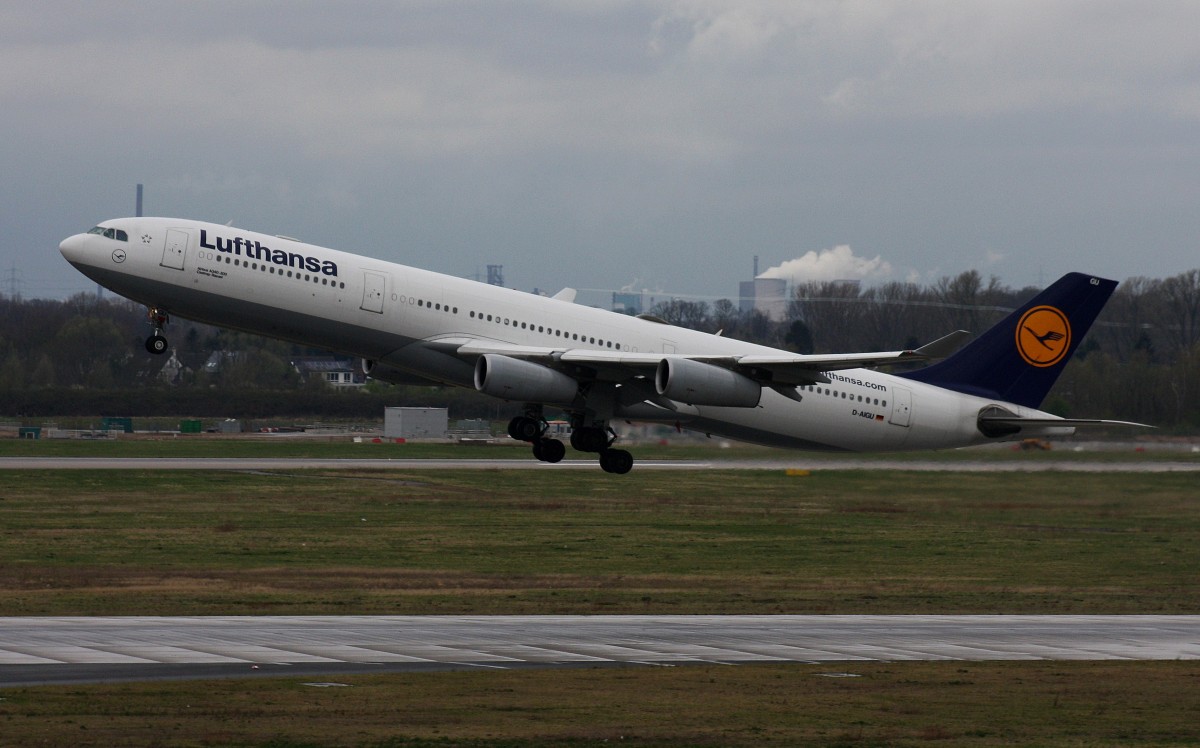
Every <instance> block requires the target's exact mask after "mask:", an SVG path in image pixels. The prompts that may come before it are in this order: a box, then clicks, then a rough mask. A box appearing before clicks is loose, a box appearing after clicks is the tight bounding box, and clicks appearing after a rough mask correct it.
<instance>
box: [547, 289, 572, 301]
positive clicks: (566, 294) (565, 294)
mask: <svg viewBox="0 0 1200 748" xmlns="http://www.w3.org/2000/svg"><path fill="white" fill-rule="evenodd" d="M550 298H552V299H558V300H559V301H565V302H567V303H568V304H574V303H575V289H573V288H564V289H563V290H561V291H559V292H558V293H556V294H554V295H553V296H551V297H550Z"/></svg>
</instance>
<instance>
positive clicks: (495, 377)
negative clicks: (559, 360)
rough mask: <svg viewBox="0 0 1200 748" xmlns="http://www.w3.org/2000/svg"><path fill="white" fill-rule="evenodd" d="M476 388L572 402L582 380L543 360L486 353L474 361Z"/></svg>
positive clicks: (536, 400) (545, 400)
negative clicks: (560, 370)
mask: <svg viewBox="0 0 1200 748" xmlns="http://www.w3.org/2000/svg"><path fill="white" fill-rule="evenodd" d="M475 389H477V390H479V391H480V392H482V393H483V394H485V395H491V396H493V397H499V398H503V399H504V400H517V401H520V402H527V403H554V404H558V405H569V404H570V403H571V402H572V401H574V400H575V396H576V395H577V394H578V393H579V383H578V382H576V381H575V380H574V379H572V378H571V377H568V376H567V375H566V374H563V373H562V372H559V371H555V370H554V369H550V368H547V367H545V366H542V365H541V364H534V363H530V362H529V361H522V360H521V359H518V358H510V357H508V356H501V355H499V354H495V353H485V354H484V355H482V356H480V357H479V360H478V361H476V362H475Z"/></svg>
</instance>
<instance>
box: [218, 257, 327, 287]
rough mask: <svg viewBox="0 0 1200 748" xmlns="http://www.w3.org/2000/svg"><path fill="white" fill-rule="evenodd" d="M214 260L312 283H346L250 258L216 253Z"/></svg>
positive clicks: (323, 284) (324, 284)
mask: <svg viewBox="0 0 1200 748" xmlns="http://www.w3.org/2000/svg"><path fill="white" fill-rule="evenodd" d="M216 260H217V262H224V263H225V264H226V265H228V264H231V263H232V264H233V265H235V266H237V267H244V268H250V269H251V270H261V271H262V272H264V273H268V272H269V273H271V274H272V275H281V276H283V275H286V276H287V277H288V278H295V279H296V280H304V281H306V282H307V281H311V282H313V283H320V284H321V285H322V286H333V287H334V288H345V287H346V284H345V283H344V282H343V281H331V280H329V279H328V278H325V277H322V276H319V275H313V274H311V273H301V272H300V271H299V270H296V271H292V270H286V271H285V270H284V269H283V268H276V267H275V266H274V265H268V264H267V263H265V262H263V263H258V262H251V261H250V260H242V259H239V258H237V257H233V258H230V257H223V256H222V255H217V257H216Z"/></svg>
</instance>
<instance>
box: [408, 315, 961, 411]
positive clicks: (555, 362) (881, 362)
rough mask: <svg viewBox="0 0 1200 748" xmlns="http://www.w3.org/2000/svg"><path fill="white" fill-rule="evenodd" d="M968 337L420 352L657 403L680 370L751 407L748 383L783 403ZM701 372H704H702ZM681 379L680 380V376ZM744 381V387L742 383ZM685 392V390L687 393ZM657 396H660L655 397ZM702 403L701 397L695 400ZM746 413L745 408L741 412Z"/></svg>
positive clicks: (479, 346) (453, 347)
mask: <svg viewBox="0 0 1200 748" xmlns="http://www.w3.org/2000/svg"><path fill="white" fill-rule="evenodd" d="M968 336H969V333H967V332H965V331H962V330H959V331H957V332H954V333H951V334H950V335H947V336H945V337H943V338H940V339H938V340H936V341H934V342H932V343H930V344H928V345H925V346H921V347H920V348H916V349H912V350H900V351H885V352H877V353H848V354H828V355H824V354H823V355H802V354H791V353H784V352H779V353H750V354H685V353H643V352H634V351H610V350H595V349H590V348H568V347H561V348H560V347H542V346H521V345H514V344H511V343H503V342H497V341H487V340H479V339H474V338H462V337H448V338H440V339H436V340H430V341H426V342H425V343H424V345H425V346H426V347H429V348H432V349H434V350H438V351H440V352H442V353H445V354H449V355H452V356H454V357H457V358H460V359H465V360H468V361H475V360H477V359H479V358H480V357H484V356H503V357H506V358H511V359H517V360H521V361H525V362H528V363H531V364H538V365H541V366H543V367H546V368H548V369H552V370H556V371H558V372H560V373H562V374H565V375H566V376H569V377H571V378H573V379H575V380H577V381H580V382H595V381H601V382H613V383H617V384H622V385H627V386H629V394H630V395H631V396H632V395H633V394H634V393H636V396H637V398H638V399H649V400H659V401H661V400H662V398H661V397H657V396H656V395H655V388H654V387H653V386H648V385H650V384H651V382H652V380H653V378H654V377H655V375H656V372H658V371H659V369H660V367H663V366H664V365H666V366H672V367H675V368H676V369H681V370H683V371H685V372H686V373H687V374H690V375H691V377H692V378H700V379H703V380H705V382H706V383H709V382H711V383H712V386H714V387H720V388H730V387H732V388H735V389H736V388H739V387H740V388H741V390H742V391H743V392H744V393H746V394H745V397H744V398H734V400H737V401H738V403H739V404H740V402H741V401H742V400H745V401H746V402H750V400H752V401H753V402H751V403H750V405H753V404H757V402H758V399H757V390H754V394H753V396H751V395H750V394H749V393H750V391H751V387H750V386H749V385H746V384H745V382H749V383H750V384H751V385H756V386H757V387H759V388H761V387H769V388H772V389H775V390H776V391H778V392H780V393H781V394H783V395H785V396H787V397H793V398H794V397H797V395H796V393H795V388H796V387H797V386H801V385H809V384H817V383H828V382H829V381H830V380H829V378H828V377H827V376H825V372H830V371H840V370H844V369H856V368H863V367H875V366H887V365H893V364H899V363H905V362H910V361H923V360H928V359H932V358H940V357H943V356H946V355H948V354H949V353H950V352H952V351H953V350H954V349H956V348H957V347H958V346H959V345H960V344H961V343H962V341H963V340H964V339H965V338H966V337H968ZM705 367H707V368H705ZM685 376H686V375H685ZM743 380H745V381H743ZM689 391H691V390H689ZM658 394H661V393H658ZM701 397H703V396H701ZM684 401H685V402H691V403H693V404H734V403H733V402H732V401H729V400H728V399H727V397H726V396H725V395H721V396H719V397H718V398H717V401H713V400H711V399H710V400H708V401H707V402H706V401H704V400H703V399H693V400H684ZM746 407H749V406H746Z"/></svg>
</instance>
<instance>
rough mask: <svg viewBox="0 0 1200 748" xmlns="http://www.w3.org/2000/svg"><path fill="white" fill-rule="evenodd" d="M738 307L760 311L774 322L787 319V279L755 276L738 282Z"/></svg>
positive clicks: (750, 310) (743, 309)
mask: <svg viewBox="0 0 1200 748" xmlns="http://www.w3.org/2000/svg"><path fill="white" fill-rule="evenodd" d="M738 300H739V303H738V309H740V310H741V311H743V312H752V311H758V312H761V313H762V314H764V315H766V317H767V319H769V320H771V321H772V322H782V321H783V320H785V319H787V309H788V298H787V281H786V280H784V279H783V278H755V279H754V280H752V281H742V282H741V283H739V284H738Z"/></svg>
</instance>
